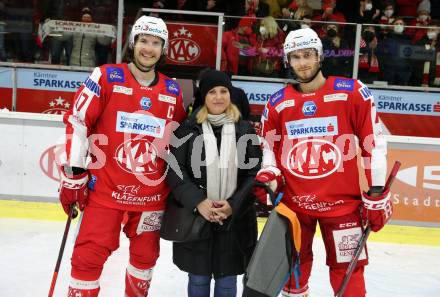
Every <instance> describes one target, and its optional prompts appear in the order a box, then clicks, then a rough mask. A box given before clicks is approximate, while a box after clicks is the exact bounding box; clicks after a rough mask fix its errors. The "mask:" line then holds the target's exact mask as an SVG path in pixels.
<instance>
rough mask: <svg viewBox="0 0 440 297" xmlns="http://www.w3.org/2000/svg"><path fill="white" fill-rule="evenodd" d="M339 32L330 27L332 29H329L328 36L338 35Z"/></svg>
mask: <svg viewBox="0 0 440 297" xmlns="http://www.w3.org/2000/svg"><path fill="white" fill-rule="evenodd" d="M337 34H338V32H336V30H335V29H333V28H330V29H328V30H327V36H328V37H336V35H337Z"/></svg>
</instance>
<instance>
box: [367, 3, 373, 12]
mask: <svg viewBox="0 0 440 297" xmlns="http://www.w3.org/2000/svg"><path fill="white" fill-rule="evenodd" d="M372 9H373V4H372V3H366V4H365V10H372Z"/></svg>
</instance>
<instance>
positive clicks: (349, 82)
mask: <svg viewBox="0 0 440 297" xmlns="http://www.w3.org/2000/svg"><path fill="white" fill-rule="evenodd" d="M284 53H285V58H286V61H287V62H288V63H289V64H290V66H291V67H292V70H293V72H294V74H295V76H296V80H297V81H298V82H299V84H297V85H292V84H289V85H288V86H287V87H285V88H283V89H281V90H280V91H278V92H277V93H275V94H274V95H273V96H272V97H271V98H270V100H269V102H268V103H267V105H266V108H265V110H264V112H263V115H262V119H261V122H262V139H263V163H262V169H261V171H260V172H259V174H258V175H257V180H258V181H261V182H266V183H268V184H269V185H271V187H272V188H273V189H276V190H277V191H280V190H281V188H283V189H282V190H283V191H284V196H283V198H282V201H283V203H284V204H286V205H287V206H288V207H289V208H291V209H292V210H294V211H295V212H296V214H297V216H298V219H299V221H300V224H301V231H302V235H301V241H302V246H301V251H300V263H301V265H300V271H301V274H300V277H299V279H298V280H295V276H294V275H292V276H291V278H290V280H289V281H288V282H287V283H286V285H285V287H284V289H283V291H282V294H283V296H296V297H305V296H308V279H309V276H310V272H311V268H312V261H313V254H312V242H313V236H314V234H315V230H316V226H317V224H318V223H319V226H320V229H321V232H322V236H323V240H324V244H325V248H326V253H327V259H326V263H327V265H328V266H329V268H330V282H331V285H332V287H333V289H334V291H335V292H336V291H337V290H338V288H339V286H340V284H341V282H342V279H343V277H344V274H345V271H346V268H347V266H348V263H349V262H350V260H351V259H352V255H353V252H354V250H355V248H356V246H357V241H358V239H359V238H360V236H361V234H362V220H363V219H368V221H369V224H370V225H371V227H372V230H373V231H378V230H380V229H381V228H382V227H383V226H384V225H385V223H386V222H387V221H388V220H389V218H390V216H391V212H392V208H391V201H390V195H389V193H388V192H385V193H383V192H382V187H383V186H384V183H385V175H386V141H385V139H384V137H383V135H382V128H381V124H380V123H379V120H378V116H377V113H376V107H375V103H374V99H373V95H372V93H371V92H370V90H369V89H368V88H367V86H366V85H364V84H363V83H362V82H361V81H359V80H355V79H349V78H342V77H328V78H325V77H324V76H323V75H322V72H321V69H320V64H321V62H322V59H323V51H322V44H321V40H320V39H319V37H318V35H317V34H316V33H315V32H314V31H313V30H312V29H300V30H295V31H292V32H290V33H289V34H288V36H287V37H286V40H285V43H284ZM357 143H358V144H359V147H360V150H361V156H362V159H363V160H362V161H363V164H364V166H365V173H366V177H367V179H368V185H369V186H370V190H369V192H368V194H367V193H364V194H363V195H361V191H360V187H359V176H358V175H359V174H358V165H357V157H356V156H357V147H358V146H357ZM283 179H284V182H285V185H284V186H283ZM259 194H260V197H264V195H262V193H261V192H260V193H259ZM360 259H361V260H360V261H359V262H358V266H357V267H356V269H355V271H354V273H353V275H352V277H351V281H350V283H349V284H348V287H347V289H346V291H345V294H344V297H363V296H365V284H364V277H363V271H364V266H365V265H366V264H367V255H366V254H365V253H363V254H362V255H361V258H360ZM296 281H298V282H299V286H297V282H296Z"/></svg>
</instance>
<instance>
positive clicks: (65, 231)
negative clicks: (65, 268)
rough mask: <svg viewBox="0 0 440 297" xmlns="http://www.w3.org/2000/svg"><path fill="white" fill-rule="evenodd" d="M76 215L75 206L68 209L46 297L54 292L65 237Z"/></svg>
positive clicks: (50, 296)
mask: <svg viewBox="0 0 440 297" xmlns="http://www.w3.org/2000/svg"><path fill="white" fill-rule="evenodd" d="M77 215H78V211H77V210H76V206H75V205H72V206H71V207H70V212H69V216H68V218H67V222H66V227H65V228H64V235H63V239H62V240H61V246H60V251H59V253H58V259H57V263H56V264H55V270H54V272H53V275H52V282H51V284H50V290H49V295H48V297H52V295H53V291H54V290H55V284H56V282H57V278H58V271H59V270H60V265H61V260H62V259H63V254H64V247H65V246H66V241H67V235H68V234H69V229H70V223H71V222H72V219H74V218H76V216H77Z"/></svg>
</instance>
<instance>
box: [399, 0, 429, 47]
mask: <svg viewBox="0 0 440 297" xmlns="http://www.w3.org/2000/svg"><path fill="white" fill-rule="evenodd" d="M430 14H431V3H430V2H429V0H423V1H422V2H420V4H419V6H418V7H417V18H416V19H413V20H411V21H410V23H409V25H410V26H416V27H426V26H428V25H429V24H430V23H431V16H430ZM426 32H427V30H426V28H408V30H407V31H406V32H405V33H406V34H407V35H408V36H410V37H411V39H412V42H413V43H417V42H418V41H419V40H420V39H421V38H422V37H423V36H425V35H426Z"/></svg>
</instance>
